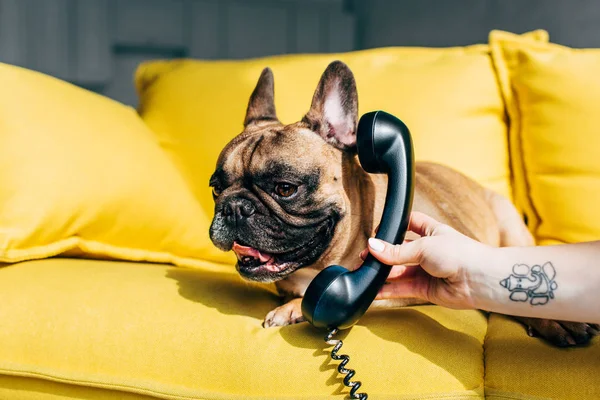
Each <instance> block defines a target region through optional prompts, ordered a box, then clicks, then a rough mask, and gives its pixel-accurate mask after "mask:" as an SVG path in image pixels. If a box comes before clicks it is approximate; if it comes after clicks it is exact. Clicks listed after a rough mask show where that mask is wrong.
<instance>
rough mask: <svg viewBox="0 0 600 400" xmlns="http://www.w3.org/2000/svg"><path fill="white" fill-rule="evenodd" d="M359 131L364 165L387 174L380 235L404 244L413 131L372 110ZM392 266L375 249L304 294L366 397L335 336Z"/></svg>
mask: <svg viewBox="0 0 600 400" xmlns="http://www.w3.org/2000/svg"><path fill="white" fill-rule="evenodd" d="M356 136H357V138H356V140H357V148H358V159H359V161H360V164H361V166H362V168H363V169H364V170H365V171H367V172H369V173H372V174H381V173H385V174H387V175H388V188H387V193H386V198H385V205H384V209H383V215H382V217H381V223H380V225H379V230H378V231H377V235H376V236H375V237H376V238H378V239H382V240H384V241H386V242H389V243H393V244H400V243H402V242H403V241H404V236H405V235H406V230H407V228H408V222H409V218H410V211H411V207H412V200H413V184H414V155H413V146H412V138H411V135H410V131H409V130H408V128H407V127H406V125H405V124H404V123H403V122H402V121H401V120H399V119H398V118H396V117H394V116H393V115H391V114H388V113H386V112H384V111H373V112H369V113H367V114H364V115H363V116H362V117H361V118H360V121H359V122H358V128H357V133H356ZM390 271H391V266H389V265H386V264H383V263H381V262H380V261H379V260H377V259H376V258H375V257H373V256H372V255H371V254H369V255H368V256H367V258H366V259H365V261H364V262H363V264H362V265H361V266H360V267H359V268H357V269H355V270H354V271H349V270H348V269H346V268H344V267H342V266H339V265H331V266H329V267H327V268H325V269H324V270H322V271H321V272H320V273H319V274H318V275H317V276H316V277H315V278H314V279H313V280H312V282H311V283H310V285H309V286H308V288H307V289H306V292H305V294H304V297H303V299H302V314H303V316H304V318H306V320H307V321H308V322H310V323H311V324H312V325H314V326H315V327H317V328H326V329H328V330H330V332H329V334H328V335H327V336H326V337H325V340H326V341H327V343H330V342H334V343H336V345H335V347H334V349H333V350H332V352H331V357H332V358H333V359H334V360H342V362H341V363H340V365H339V367H338V371H339V372H340V373H343V374H346V377H345V378H344V384H346V386H348V387H351V388H352V389H351V391H350V394H351V397H352V398H357V399H366V398H367V395H366V394H365V393H360V394H357V393H356V391H357V390H358V388H359V386H360V382H350V379H351V378H352V376H353V375H354V371H353V370H351V369H346V368H345V365H346V364H347V363H348V361H349V357H348V356H347V355H341V356H340V355H337V351H338V350H339V349H340V347H341V346H342V341H341V340H333V339H332V337H333V335H335V334H336V333H337V332H338V330H339V329H347V328H350V327H351V326H353V325H354V324H355V323H356V322H357V321H358V320H359V319H360V317H362V316H363V314H364V313H365V312H366V311H367V309H368V308H369V306H370V305H371V303H372V302H373V300H374V299H375V297H376V296H377V293H378V292H379V289H380V288H381V286H382V285H383V284H384V283H385V280H386V279H387V277H388V275H389V274H390ZM331 344H333V343H331Z"/></svg>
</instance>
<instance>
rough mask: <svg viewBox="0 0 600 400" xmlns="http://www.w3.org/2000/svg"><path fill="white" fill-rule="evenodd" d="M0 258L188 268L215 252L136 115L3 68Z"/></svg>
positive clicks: (202, 221)
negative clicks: (77, 258) (70, 258)
mask: <svg viewBox="0 0 600 400" xmlns="http://www.w3.org/2000/svg"><path fill="white" fill-rule="evenodd" d="M0 88H1V90H0V261H4V262H15V261H21V260H30V259H37V258H45V257H49V256H53V255H57V254H66V253H68V254H79V255H86V256H93V257H102V258H106V257H114V258H120V259H127V260H143V261H153V262H174V263H177V264H181V265H195V264H196V263H197V262H198V261H197V259H198V258H199V257H203V256H205V255H210V254H211V253H212V252H216V249H214V247H213V246H212V244H211V243H210V242H209V241H208V240H207V238H206V224H207V223H208V221H207V219H206V218H207V217H206V215H205V213H203V212H201V209H200V207H199V206H198V205H197V202H196V201H195V199H194V197H193V196H192V195H191V194H190V191H189V189H188V188H187V187H186V183H185V181H184V180H183V179H182V178H181V176H180V174H179V173H178V171H177V169H176V168H175V167H174V166H173V163H172V161H171V160H170V159H169V158H168V157H167V156H165V154H164V152H163V151H162V150H161V148H160V146H159V145H158V144H157V142H156V138H155V137H154V136H153V135H152V133H151V132H150V131H149V130H148V128H147V127H146V126H145V125H144V123H143V122H142V120H141V119H140V118H139V117H138V115H137V114H136V113H135V111H134V110H132V109H131V108H129V107H125V106H123V105H122V104H119V103H117V102H114V101H111V100H109V99H106V98H103V97H101V96H99V95H96V94H94V93H91V92H88V91H85V90H83V89H80V88H77V87H75V86H73V85H70V84H68V83H66V82H62V81H60V80H57V79H54V78H51V77H48V76H45V75H43V74H40V73H36V72H33V71H28V70H24V69H21V68H18V67H14V66H10V65H6V64H0Z"/></svg>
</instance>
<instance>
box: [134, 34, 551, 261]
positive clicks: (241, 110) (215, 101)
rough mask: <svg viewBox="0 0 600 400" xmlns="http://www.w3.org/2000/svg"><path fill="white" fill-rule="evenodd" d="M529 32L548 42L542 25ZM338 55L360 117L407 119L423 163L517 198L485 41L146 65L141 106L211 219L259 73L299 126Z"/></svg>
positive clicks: (283, 115) (286, 116)
mask: <svg viewBox="0 0 600 400" xmlns="http://www.w3.org/2000/svg"><path fill="white" fill-rule="evenodd" d="M526 36H527V37H529V38H531V40H546V39H547V37H546V35H545V33H544V32H543V31H535V32H532V33H529V34H527V35H526ZM336 59H340V60H342V61H344V62H346V63H347V64H348V65H349V67H350V68H351V69H352V71H353V72H354V75H355V77H356V80H357V88H358V98H359V102H358V103H359V113H360V114H362V113H365V112H367V111H371V110H376V109H383V110H386V111H388V112H391V113H393V114H395V115H397V116H398V117H400V118H401V119H402V120H403V121H404V122H406V123H407V125H408V127H409V128H410V129H411V132H412V134H413V139H414V145H415V152H416V153H415V154H416V155H415V156H416V158H417V159H418V160H431V161H437V162H440V163H443V164H446V165H449V166H452V167H454V168H456V169H458V170H459V171H462V172H463V173H465V174H467V175H469V176H471V177H473V178H475V179H476V180H478V181H479V182H481V183H483V184H484V185H486V186H487V187H490V188H492V189H494V190H496V191H498V192H499V193H501V194H503V195H505V196H507V197H511V190H510V174H509V161H508V145H507V135H506V125H505V121H504V108H503V105H502V99H501V96H500V93H499V90H498V86H497V81H496V77H495V74H494V70H493V68H492V64H491V57H490V54H489V48H488V47H487V46H485V45H475V46H470V47H457V48H447V49H434V48H384V49H375V50H366V51H357V52H350V53H343V54H326V55H288V56H277V57H267V58H259V59H252V60H244V61H197V60H175V61H151V62H147V63H144V64H142V65H141V66H140V68H139V69H138V71H137V73H136V85H137V89H138V92H139V95H140V103H141V106H140V110H139V111H140V113H141V115H142V117H143V118H144V120H145V121H146V122H147V123H148V125H149V126H150V127H151V128H152V129H153V131H154V132H155V133H156V134H157V136H158V139H159V141H160V143H161V145H162V147H163V148H164V149H166V151H167V152H168V153H169V154H170V155H171V156H172V158H173V160H174V161H175V163H176V165H177V166H178V167H179V169H180V170H181V171H182V173H183V175H184V176H185V178H186V179H187V181H188V182H189V184H190V186H191V187H192V188H193V190H194V193H195V195H196V197H197V198H198V199H199V201H200V203H201V204H202V208H203V210H204V212H205V215H206V219H207V220H210V219H211V218H212V216H213V199H212V196H211V191H210V188H209V187H208V181H209V178H210V175H211V174H212V172H213V171H214V168H215V163H216V159H217V156H218V154H219V152H220V151H221V150H222V149H223V147H224V146H225V144H226V143H227V142H228V141H229V140H231V139H232V138H233V137H234V136H236V135H237V134H238V133H240V132H241V131H242V129H243V125H242V122H243V119H244V114H245V110H246V106H247V103H248V99H249V97H250V94H251V92H252V90H253V89H254V86H255V85H256V82H257V80H258V77H259V75H260V72H261V70H262V69H263V68H265V67H267V66H268V67H270V68H271V69H272V70H273V72H274V76H275V103H276V108H277V113H278V116H279V118H280V120H281V121H282V122H284V123H292V122H295V121H298V120H300V119H301V118H302V116H303V115H304V114H305V113H306V112H307V111H308V109H309V106H310V102H311V99H312V95H313V93H314V90H315V89H316V86H317V83H318V80H319V78H320V76H321V74H322V73H323V71H324V70H325V67H326V66H327V64H329V63H330V62H331V61H333V60H336ZM229 260H231V261H232V262H233V260H234V258H233V256H231V258H230V259H229Z"/></svg>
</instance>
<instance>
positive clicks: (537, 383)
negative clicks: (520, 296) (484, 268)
mask: <svg viewBox="0 0 600 400" xmlns="http://www.w3.org/2000/svg"><path fill="white" fill-rule="evenodd" d="M599 359H600V341H599V340H597V339H596V340H593V341H592V343H591V344H590V345H589V346H584V347H576V348H568V349H565V348H562V349H561V348H558V347H554V346H552V345H550V344H548V343H547V342H545V341H543V340H541V339H539V338H533V337H529V336H528V335H527V334H526V333H525V328H524V327H523V325H521V324H520V323H519V322H517V321H515V320H514V319H512V318H509V317H506V316H503V315H499V314H492V315H491V316H490V319H489V327H488V333H487V336H486V339H485V396H486V398H487V399H494V400H506V399H513V400H526V399H527V400H532V399H561V400H570V399H572V400H581V399H598V398H600V384H599V380H598V376H600V363H599V362H598V360H599Z"/></svg>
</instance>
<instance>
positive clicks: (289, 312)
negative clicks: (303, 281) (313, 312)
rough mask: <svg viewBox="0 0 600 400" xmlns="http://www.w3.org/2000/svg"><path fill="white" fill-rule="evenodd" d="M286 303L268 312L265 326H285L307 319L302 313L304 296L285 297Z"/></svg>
mask: <svg viewBox="0 0 600 400" xmlns="http://www.w3.org/2000/svg"><path fill="white" fill-rule="evenodd" d="M284 301H285V303H284V304H283V305H282V306H279V307H277V308H276V309H274V310H272V311H271V312H269V313H268V314H267V316H266V317H265V321H264V322H263V327H265V328H272V327H275V326H285V325H292V324H297V323H299V322H304V321H306V319H305V318H304V316H303V315H302V309H301V305H302V298H300V297H296V298H290V297H287V296H286V297H285V298H284Z"/></svg>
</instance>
